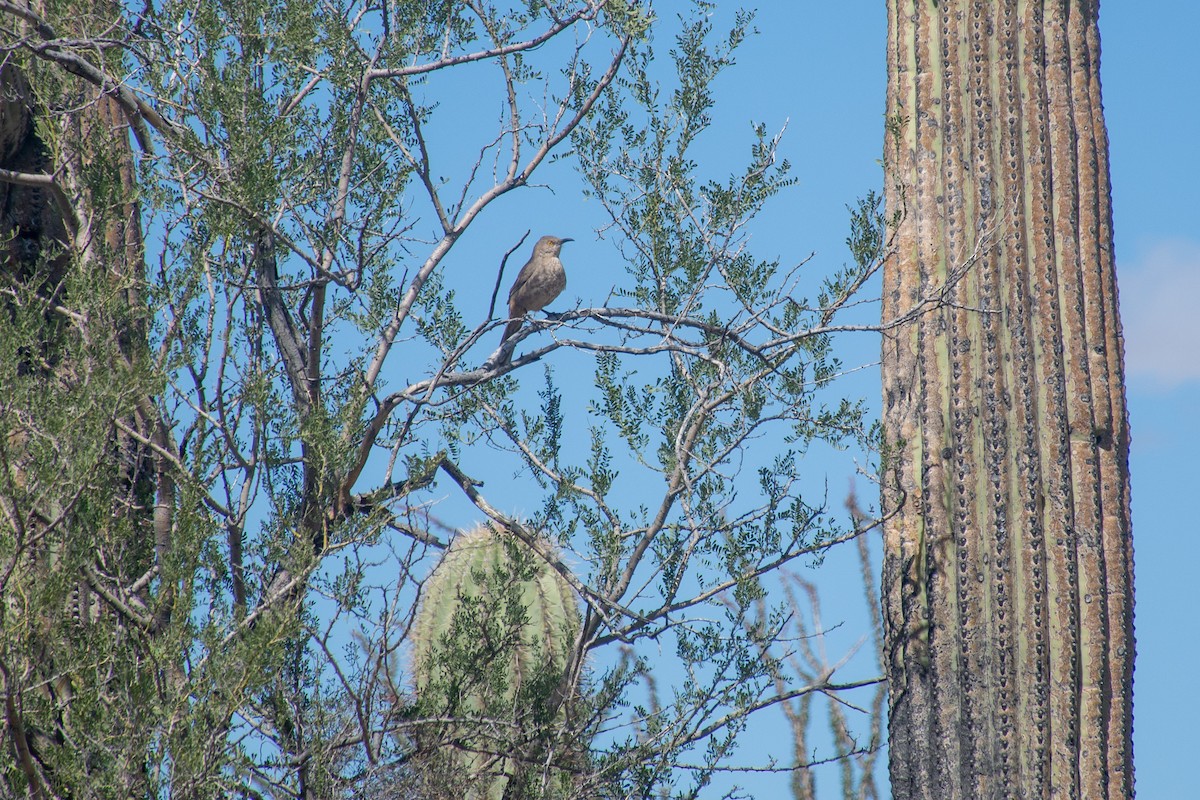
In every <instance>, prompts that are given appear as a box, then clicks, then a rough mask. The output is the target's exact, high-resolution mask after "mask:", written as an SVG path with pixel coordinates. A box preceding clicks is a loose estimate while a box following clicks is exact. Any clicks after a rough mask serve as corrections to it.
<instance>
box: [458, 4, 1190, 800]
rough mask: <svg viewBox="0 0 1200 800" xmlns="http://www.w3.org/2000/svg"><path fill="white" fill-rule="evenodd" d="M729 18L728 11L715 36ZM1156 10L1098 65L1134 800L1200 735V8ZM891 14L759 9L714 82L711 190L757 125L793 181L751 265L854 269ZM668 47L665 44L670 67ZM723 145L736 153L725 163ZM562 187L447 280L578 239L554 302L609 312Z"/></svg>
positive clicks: (505, 226) (869, 9) (830, 617)
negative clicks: (1107, 180)
mask: <svg viewBox="0 0 1200 800" xmlns="http://www.w3.org/2000/svg"><path fill="white" fill-rule="evenodd" d="M681 5H682V4H681V3H679V2H678V0H676V2H659V3H656V11H657V13H658V14H659V15H660V16H664V15H667V14H671V13H672V10H671V9H673V8H676V7H680V6H681ZM745 5H751V6H752V5H753V4H752V3H746V4H745ZM734 7H735V6H734V4H732V3H722V4H721V10H720V12H719V13H718V15H717V16H718V21H717V24H716V27H717V28H718V29H719V28H720V27H721V24H722V23H721V21H720V20H721V18H726V19H727V17H728V15H730V14H731V13H732V8H734ZM1147 9H1148V7H1147V6H1146V5H1143V4H1136V3H1116V2H1108V3H1105V4H1104V5H1103V7H1102V9H1101V43H1102V62H1101V69H1102V80H1103V88H1104V101H1105V112H1106V119H1107V124H1108V129H1109V139H1110V145H1111V153H1110V156H1111V167H1112V185H1113V204H1114V213H1115V231H1116V253H1117V264H1118V281H1119V289H1120V294H1121V312H1122V319H1123V325H1124V331H1125V336H1126V366H1127V379H1128V400H1129V408H1130V415H1131V425H1132V431H1133V453H1132V457H1131V466H1132V475H1133V510H1134V537H1135V549H1136V559H1137V561H1136V564H1137V567H1136V568H1137V587H1136V598H1137V638H1138V651H1139V654H1138V661H1137V669H1136V678H1135V680H1136V687H1135V751H1136V769H1137V788H1138V792H1139V793H1140V794H1141V796H1143V797H1151V798H1155V797H1182V796H1186V795H1187V794H1189V793H1190V792H1193V791H1194V784H1195V778H1194V774H1193V773H1194V767H1193V765H1192V759H1193V758H1194V753H1195V751H1196V749H1197V745H1198V744H1200V741H1198V738H1200V737H1198V736H1197V733H1196V725H1195V720H1196V719H1197V718H1200V692H1197V691H1195V690H1194V688H1192V681H1191V678H1192V675H1193V674H1194V673H1195V671H1196V668H1197V665H1198V664H1200V620H1198V617H1197V614H1195V613H1194V609H1196V608H1197V607H1198V606H1200V603H1197V600H1196V597H1195V595H1194V594H1193V591H1194V590H1193V588H1192V587H1193V586H1194V585H1195V584H1196V583H1197V578H1196V575H1197V572H1198V571H1200V537H1198V536H1197V528H1198V527H1200V526H1198V525H1197V524H1196V523H1195V522H1194V521H1193V520H1192V515H1191V513H1190V510H1189V509H1188V508H1187V507H1186V503H1188V502H1190V500H1191V498H1192V497H1193V495H1192V492H1194V491H1195V490H1196V488H1197V486H1200V481H1198V480H1197V478H1196V477H1195V476H1194V473H1192V472H1191V468H1189V464H1190V463H1191V458H1190V457H1194V455H1193V454H1194V453H1196V452H1197V451H1198V450H1200V422H1198V421H1197V410H1198V409H1200V313H1198V312H1197V310H1196V305H1197V298H1198V297H1200V222H1198V221H1197V213H1196V208H1195V202H1194V200H1193V197H1192V196H1191V195H1192V193H1193V192H1194V190H1195V185H1196V183H1197V181H1198V179H1200V147H1197V145H1196V142H1197V141H1198V140H1200V69H1198V68H1197V66H1196V63H1195V56H1194V52H1195V50H1196V41H1195V37H1196V36H1197V32H1200V4H1198V3H1194V2H1190V0H1169V1H1168V2H1162V3H1157V4H1154V5H1153V11H1152V12H1150V13H1148V11H1147ZM884 14H885V11H884V4H883V3H880V2H878V0H843V2H840V3H838V2H828V1H827V0H822V2H812V1H811V0H810V1H809V2H786V3H785V2H776V3H771V4H769V5H768V4H765V3H764V4H761V7H760V10H759V12H758V16H757V18H756V27H757V28H758V29H759V31H760V33H759V35H758V36H757V37H755V38H754V39H752V40H751V41H749V42H747V43H746V44H745V45H744V46H743V48H742V49H741V50H740V51H739V53H738V64H737V66H736V67H735V68H733V69H732V70H731V71H730V72H728V73H727V74H725V75H723V76H722V77H721V78H720V81H719V83H718V86H717V90H718V91H717V96H718V99H719V105H718V113H717V115H716V117H715V119H714V124H713V127H712V129H711V130H710V131H709V132H708V137H707V141H706V148H707V149H706V150H705V153H706V154H707V157H708V158H709V159H711V160H709V161H706V162H705V163H703V164H702V166H703V168H704V169H705V170H706V171H707V172H710V173H713V174H715V175H721V174H723V173H724V172H725V171H726V169H727V168H728V169H732V168H733V167H734V165H735V164H736V163H737V162H738V159H740V158H741V157H742V155H743V154H744V153H745V152H746V147H747V146H748V142H749V134H750V122H751V121H755V122H762V123H764V124H765V125H766V126H767V128H768V129H769V130H779V129H780V128H783V127H785V126H786V129H787V130H786V135H785V137H784V139H783V145H782V148H781V152H782V154H783V155H784V156H786V157H787V158H788V159H789V160H791V162H792V163H793V165H794V175H795V176H796V177H797V178H798V179H799V182H798V184H797V186H795V187H793V188H792V189H790V190H789V191H788V192H787V194H786V195H785V196H784V197H782V198H780V199H778V200H776V202H774V203H772V204H771V205H769V206H768V208H767V210H766V211H765V212H764V213H763V214H762V215H761V216H760V217H759V218H758V219H757V220H756V224H755V227H754V229H753V247H754V250H755V252H756V254H758V255H760V256H762V257H771V256H780V257H783V258H785V260H786V259H790V258H793V257H796V256H803V255H807V253H809V252H815V254H816V256H815V258H814V264H815V265H816V266H818V267H823V268H833V267H836V266H838V265H840V264H841V263H843V262H844V261H846V260H848V258H849V256H848V254H847V253H846V248H845V244H844V240H845V237H846V233H847V212H846V206H847V205H849V204H852V203H853V202H854V201H855V199H856V198H857V197H859V196H861V195H862V194H864V193H865V192H866V191H867V190H869V189H875V188H878V187H879V185H880V184H881V174H880V169H879V165H878V163H877V159H878V158H879V155H880V152H881V150H882V142H883V124H882V115H883V96H884V85H885V79H886V75H885V65H884V38H885V18H884ZM668 46H669V44H668V43H667V42H659V43H658V48H659V51H660V52H661V53H663V54H664V55H665V51H666V50H667V48H668ZM726 145H728V146H729V147H736V148H737V156H736V157H735V156H731V155H730V151H729V147H727V146H726ZM568 173H569V169H568V168H567V167H566V166H560V165H548V166H547V168H546V169H544V170H542V172H540V173H539V179H540V181H541V182H544V183H546V184H549V185H552V186H554V187H555V190H554V195H553V198H552V200H551V202H547V200H548V198H547V194H546V190H544V189H543V190H541V191H531V192H519V193H514V195H513V196H512V197H511V198H506V201H505V203H504V204H503V206H504V209H503V210H498V211H497V213H495V214H492V213H490V212H489V213H488V214H485V215H484V216H483V217H481V218H480V219H479V220H478V221H477V222H476V224H474V225H473V226H472V227H471V229H470V230H469V231H468V233H467V234H466V235H465V236H464V237H463V240H462V242H461V243H460V246H459V247H456V249H455V251H454V252H453V253H452V255H451V256H450V257H449V258H448V260H447V268H448V269H449V270H450V271H451V272H454V271H455V269H456V266H457V267H458V268H459V270H460V274H465V275H467V276H470V275H471V273H472V272H475V271H476V270H477V269H478V264H480V263H483V262H482V261H480V260H478V259H486V263H487V264H488V265H492V264H495V263H496V250H497V248H496V247H495V244H494V242H495V241H496V239H497V237H498V236H499V235H500V234H503V235H504V236H500V238H501V239H502V240H504V241H507V242H510V243H511V242H514V241H515V238H514V237H511V236H508V234H509V233H510V232H511V229H512V228H513V227H519V228H520V229H521V230H523V229H524V228H525V227H531V228H533V231H534V233H533V235H534V236H537V235H540V234H542V233H555V234H558V235H561V236H572V237H574V238H575V239H576V242H574V243H573V244H571V245H569V247H568V249H567V250H566V251H564V261H565V262H566V264H567V267H568V273H569V276H570V279H569V285H568V288H567V291H566V298H568V299H567V302H566V303H565V305H568V306H570V305H572V304H573V303H574V302H575V301H576V300H579V301H581V302H582V304H583V305H585V306H592V305H600V304H602V302H603V299H604V297H605V296H606V295H607V293H608V291H609V290H610V289H611V287H613V286H614V285H617V284H619V282H620V270H619V269H617V268H613V267H611V266H610V264H611V260H612V258H613V251H612V248H611V247H609V246H608V245H607V244H606V243H604V242H601V241H598V240H597V237H596V236H595V235H594V229H595V228H596V227H597V226H598V225H599V224H602V220H601V215H600V214H599V213H598V209H597V208H596V207H595V204H594V203H592V204H591V205H589V204H588V202H587V201H586V200H585V199H583V198H582V197H580V196H578V195H577V194H575V193H574V191H573V190H572V189H571V188H569V187H570V186H571V180H572V179H571V178H570V176H569V174H568ZM505 237H507V238H505ZM507 246H509V245H507V244H506V245H505V247H507ZM501 249H503V248H501ZM527 252H528V247H526V249H525V250H523V251H521V252H520V253H518V254H517V256H516V263H520V261H521V260H522V259H523V258H524V254H525V253H527ZM455 262H457V265H456V263H455ZM511 266H512V265H511V264H510V267H511ZM491 269H493V267H491V266H488V267H487V268H486V270H485V271H487V270H491ZM477 275H478V273H477V272H476V276H477ZM492 276H494V272H492V273H490V275H489V277H488V279H487V286H486V292H485V291H483V290H482V289H479V288H478V285H476V286H475V287H474V288H475V289H476V291H475V292H474V294H479V295H480V299H478V300H472V301H471V302H472V303H478V304H479V305H480V306H481V308H480V310H481V311H482V310H484V309H483V306H484V304H485V303H486V297H484V295H485V294H489V295H490V289H491V281H492V280H493V279H494V278H493V277H492ZM473 296H474V295H472V297H473ZM559 303H560V304H563V301H559ZM841 347H842V349H841V350H840V351H839V352H840V353H841V354H842V357H843V360H844V361H845V362H846V363H847V364H848V365H850V366H854V365H858V364H863V365H866V364H870V363H871V362H873V361H875V360H876V359H877V358H878V343H877V340H875V339H872V338H870V337H859V338H857V339H853V340H843V344H842V345H841ZM562 360H563V361H565V360H566V359H565V358H564V359H562ZM556 368H562V369H569V366H567V365H566V364H563V363H560V364H556ZM524 380H525V381H527V382H529V383H531V385H536V384H538V383H539V382H540V373H538V371H537V370H536V369H535V370H533V371H526V377H525V378H524ZM843 388H844V389H845V390H846V391H847V393H849V394H861V395H865V396H866V397H868V398H869V400H870V401H871V403H872V407H873V408H876V409H877V408H878V395H879V388H878V378H877V373H874V372H872V371H871V370H866V371H864V372H862V373H859V374H857V375H854V376H852V377H851V379H850V380H849V381H848V382H847V383H846V384H845V385H844V386H843ZM813 467H814V468H815V469H824V470H827V471H828V480H829V485H830V494H831V497H833V496H835V493H836V492H840V491H841V487H843V486H844V485H845V482H846V481H847V480H848V478H849V473H848V472H847V471H845V468H844V462H843V464H842V465H841V466H835V465H834V464H833V463H832V462H829V463H814V465H813ZM1192 468H1194V467H1192ZM510 479H511V476H510ZM860 492H862V493H863V494H864V495H865V494H867V493H868V490H867V487H866V486H862V485H860ZM506 510H508V511H513V512H517V513H522V512H523V511H528V510H529V509H522V508H519V507H514V508H509V509H506ZM848 555H849V554H847V556H848ZM839 558H840V557H831V558H830V560H829V562H828V563H827V564H826V566H825V567H824V568H822V569H821V570H815V571H813V572H812V573H811V574H810V575H809V576H808V577H812V578H816V579H817V580H818V581H820V582H821V583H822V584H823V586H824V589H823V591H825V592H828V594H827V595H826V597H825V600H826V604H825V621H826V623H827V624H832V623H836V622H838V621H840V620H839V619H838V613H839V612H842V611H844V612H845V613H844V619H845V622H846V625H845V627H844V629H843V630H841V631H839V636H841V637H842V639H841V640H840V641H839V643H838V644H840V646H843V647H850V646H852V645H853V643H854V642H855V641H856V639H857V637H858V635H859V634H858V633H855V631H861V630H863V628H862V614H861V609H858V605H860V604H861V599H859V598H857V597H856V596H855V594H854V593H853V592H850V593H845V589H844V586H845V583H846V581H845V575H846V574H847V573H846V572H845V569H847V568H848V562H843V563H839ZM839 591H841V592H843V593H842V594H839ZM775 735H777V732H773V731H771V730H770V729H769V728H768V729H753V730H752V731H751V732H750V736H749V738H748V739H747V741H746V743H745V745H746V746H747V747H748V748H749V749H750V750H759V749H761V748H766V747H768V746H773V745H777V744H778V740H775V741H771V740H770V738H769V737H773V736H775ZM754 736H762V737H763V739H762V740H761V741H758V740H755V739H754V738H753V737H754ZM833 779H834V776H833V775H832V774H829V784H828V785H826V786H825V787H824V789H823V790H822V791H821V796H830V797H831V796H834V794H835V792H832V791H831V790H834V789H835V786H834V785H833V784H832V782H833ZM760 780H761V783H759V781H760ZM779 780H782V779H779ZM739 782H741V783H742V784H743V785H745V786H747V788H749V789H750V790H751V791H752V792H754V793H755V794H758V795H759V796H768V795H769V794H772V793H775V792H776V791H782V790H783V789H784V785H783V784H782V783H776V782H774V780H773V779H771V778H758V777H755V778H753V779H747V778H743V779H739Z"/></svg>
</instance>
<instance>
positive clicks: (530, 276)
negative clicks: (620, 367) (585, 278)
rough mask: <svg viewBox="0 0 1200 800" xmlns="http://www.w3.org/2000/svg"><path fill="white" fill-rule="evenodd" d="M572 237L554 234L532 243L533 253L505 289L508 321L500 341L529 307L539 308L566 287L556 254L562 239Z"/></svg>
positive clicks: (509, 332)
mask: <svg viewBox="0 0 1200 800" xmlns="http://www.w3.org/2000/svg"><path fill="white" fill-rule="evenodd" d="M573 241H575V240H574V239H560V238H558V237H557V236H543V237H542V238H540V239H538V241H537V244H535V245H534V246H533V255H532V256H530V257H529V261H528V262H526V264H525V266H523V267H521V271H520V272H518V273H517V279H516V280H515V281H513V285H512V289H510V290H509V292H508V316H509V320H510V322H509V323H508V325H507V326H506V327H505V328H504V336H503V337H501V339H500V344H501V345H503V344H504V343H505V342H507V341H508V337H510V336H512V335H513V334H514V333H516V332H517V331H518V330H520V329H521V323H522V322H523V321H524V320H523V318H524V316H525V315H526V314H528V313H529V312H530V311H540V310H542V309H543V308H545V307H546V306H548V305H549V304H550V303H552V302H554V298H556V297H558V296H559V295H560V294H562V290H563V289H565V288H567V273H566V270H564V269H563V265H562V262H561V261H559V260H558V254H559V252H560V251H561V250H562V246H563V244H564V243H565V242H573Z"/></svg>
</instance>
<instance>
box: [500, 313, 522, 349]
mask: <svg viewBox="0 0 1200 800" xmlns="http://www.w3.org/2000/svg"><path fill="white" fill-rule="evenodd" d="M520 329H521V318H520V317H517V318H516V319H514V320H510V321H509V323H508V324H507V325H505V326H504V335H503V336H501V337H500V344H504V343H505V342H507V341H508V337H510V336H512V335H513V334H514V333H516V332H517V331H519V330H520Z"/></svg>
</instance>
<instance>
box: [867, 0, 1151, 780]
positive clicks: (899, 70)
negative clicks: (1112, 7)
mask: <svg viewBox="0 0 1200 800" xmlns="http://www.w3.org/2000/svg"><path fill="white" fill-rule="evenodd" d="M1097 11H1098V9H1097V3H1095V2H1085V1H1084V0H1060V1H1059V2H1038V1H1031V2H1023V3H1018V2H1017V1H1016V0H976V1H975V2H965V1H962V2H948V1H947V0H942V2H933V1H932V0H911V1H910V2H901V0H889V5H888V16H889V28H888V114H889V121H888V132H887V140H886V144H885V154H886V161H887V168H888V180H889V186H888V193H887V203H888V207H889V211H890V212H892V213H894V214H897V216H896V217H895V218H894V226H895V228H894V231H893V232H894V234H895V239H894V245H895V250H894V253H893V255H892V256H891V257H890V258H889V260H888V261H887V263H886V265H885V268H884V278H883V280H884V291H883V318H884V320H896V319H899V318H905V315H906V314H908V315H909V316H908V317H906V319H907V320H908V321H906V322H904V323H903V324H902V325H900V326H898V327H896V328H894V329H892V330H891V331H890V332H889V334H888V335H887V336H886V338H885V340H884V346H883V383H884V412H883V413H884V423H885V426H886V432H887V437H888V440H889V441H890V442H892V443H893V447H892V448H891V452H890V453H888V455H887V459H886V463H885V467H886V472H885V475H886V483H885V488H884V493H883V498H884V507H885V512H886V513H887V514H890V515H891V516H890V517H889V519H888V521H887V523H886V524H885V531H884V535H885V560H884V577H883V581H884V583H883V605H884V612H885V626H886V638H887V659H888V666H887V669H888V676H889V683H890V693H891V696H890V708H891V717H890V723H889V726H890V751H891V755H890V758H891V781H892V792H893V796H894V797H896V798H898V799H903V798H918V797H920V798H939V799H941V798H985V797H995V798H1011V797H1049V796H1054V797H1089V798H1094V797H1110V798H1115V797H1129V796H1132V794H1133V752H1132V684H1133V656H1134V641H1133V554H1132V538H1131V533H1130V517H1129V482H1128V453H1129V426H1128V420H1127V417H1126V409H1125V397H1124V382H1123V371H1122V353H1121V342H1122V339H1121V329H1120V321H1119V318H1118V316H1117V292H1116V279H1115V274H1114V268H1113V253H1112V212H1111V204H1110V197H1109V177H1108V152H1107V139H1106V134H1105V129H1104V118H1103V112H1102V109H1101V104H1100V80H1099V68H1100V63H1099V58H1100V41H1099V34H1098V32H1097ZM912 312H915V313H912Z"/></svg>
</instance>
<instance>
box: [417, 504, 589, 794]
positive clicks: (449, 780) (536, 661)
mask: <svg viewBox="0 0 1200 800" xmlns="http://www.w3.org/2000/svg"><path fill="white" fill-rule="evenodd" d="M579 627H580V618H579V608H578V605H577V603H576V600H575V595H574V593H573V592H572V590H571V587H570V584H568V583H567V581H566V579H565V578H563V576H562V575H560V574H559V573H558V572H557V571H555V570H554V569H552V568H551V567H550V566H549V565H547V564H546V563H545V561H543V560H542V559H541V558H539V557H538V556H537V555H536V554H535V553H533V552H532V551H531V549H530V548H529V547H528V546H526V545H525V544H523V543H522V542H521V541H520V540H518V539H516V538H515V537H513V536H512V535H511V534H509V533H507V532H505V531H500V530H497V529H496V528H495V527H493V526H490V525H487V526H479V527H477V528H475V529H474V530H471V531H468V532H465V533H461V534H459V535H458V537H456V538H455V540H454V541H453V542H452V543H451V545H450V547H449V548H448V549H447V551H446V553H445V555H444V556H443V558H442V560H441V562H440V563H439V564H438V566H437V567H436V568H435V569H434V571H433V573H432V574H431V575H430V576H429V578H428V580H427V581H426V582H425V586H424V589H423V592H422V600H421V606H420V608H419V610H418V612H417V617H416V619H415V621H414V624H413V629H412V634H411V639H412V644H413V651H414V652H413V671H414V677H415V683H416V692H417V699H418V703H419V704H420V707H421V709H422V710H423V711H424V712H425V714H426V715H427V716H428V718H430V719H441V720H453V722H443V723H441V724H439V725H437V726H434V727H433V728H431V729H430V730H429V731H428V732H426V733H425V734H422V736H421V737H419V738H420V741H419V745H420V746H421V747H422V749H427V750H429V751H433V752H435V757H433V758H432V759H431V760H430V762H429V767H430V770H431V772H430V779H431V780H433V781H435V782H436V784H438V786H439V788H440V789H441V790H442V791H445V790H446V789H450V788H451V787H453V788H454V789H456V790H457V791H458V794H457V796H458V797H466V798H471V799H472V800H474V798H480V800H482V799H483V798H487V799H488V800H492V798H497V799H498V798H500V797H502V796H508V797H523V796H526V794H527V793H526V791H525V790H524V789H522V788H521V787H519V786H509V784H510V783H512V782H514V781H516V782H521V783H524V782H527V781H529V780H531V779H532V776H531V775H530V774H529V770H528V769H527V765H528V764H529V763H530V762H533V761H542V762H545V761H546V759H547V755H548V754H553V752H555V751H558V752H564V751H563V750H561V749H560V747H559V746H557V745H556V744H555V741H556V740H557V739H560V738H561V729H562V727H563V723H564V722H565V721H566V719H567V715H568V705H569V703H566V702H564V698H565V697H566V694H565V688H566V681H565V671H566V667H567V664H568V663H569V659H570V656H571V652H572V650H573V648H574V647H575V639H576V637H577V635H578V633H579ZM550 760H551V761H555V760H559V761H561V760H562V759H561V757H560V758H558V759H555V758H551V759H550ZM552 772H554V773H557V778H558V779H559V780H563V779H565V778H564V775H563V774H562V772H561V770H557V771H552ZM551 779H552V781H553V780H554V779H555V776H554V775H552V776H551ZM456 784H457V786H456ZM537 796H542V793H541V792H539V793H538V794H537ZM547 796H555V793H553V792H551V794H549V795H547Z"/></svg>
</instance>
